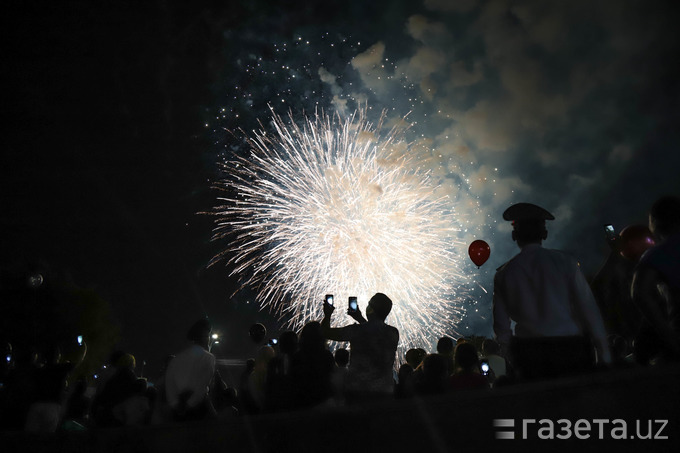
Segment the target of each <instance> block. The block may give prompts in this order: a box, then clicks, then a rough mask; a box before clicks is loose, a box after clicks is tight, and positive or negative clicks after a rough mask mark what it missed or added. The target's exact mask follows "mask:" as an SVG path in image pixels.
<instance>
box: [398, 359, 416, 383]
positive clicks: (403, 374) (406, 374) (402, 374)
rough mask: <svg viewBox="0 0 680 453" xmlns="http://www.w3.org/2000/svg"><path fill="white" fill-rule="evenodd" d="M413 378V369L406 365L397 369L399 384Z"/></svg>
mask: <svg viewBox="0 0 680 453" xmlns="http://www.w3.org/2000/svg"><path fill="white" fill-rule="evenodd" d="M411 376H413V367H412V366H411V365H409V364H408V363H405V364H403V365H402V366H400V367H399V382H404V381H405V380H406V379H410V378H411Z"/></svg>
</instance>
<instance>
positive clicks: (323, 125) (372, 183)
mask: <svg viewBox="0 0 680 453" xmlns="http://www.w3.org/2000/svg"><path fill="white" fill-rule="evenodd" d="M272 114H273V125H274V130H275V131H274V133H273V134H272V133H266V132H264V131H259V132H253V134H252V135H251V136H250V137H247V140H248V143H249V145H250V147H251V152H250V155H249V156H247V157H234V158H233V159H231V160H228V161H227V162H226V163H225V164H224V165H225V168H224V170H225V180H223V181H222V182H221V183H220V185H219V188H221V189H222V190H224V191H225V192H226V194H227V195H226V196H225V197H222V198H220V200H222V202H223V205H222V206H218V207H217V208H216V209H215V211H214V214H216V215H217V216H218V219H217V227H216V228H215V238H216V239H219V238H225V237H226V238H228V239H230V243H229V248H228V249H227V250H225V251H224V252H222V253H221V254H220V255H218V256H217V257H215V260H214V261H218V260H220V259H222V258H226V259H227V260H228V262H229V264H230V265H231V266H233V272H232V274H238V275H239V276H241V278H242V280H243V284H244V285H250V286H254V287H256V288H257V294H258V295H257V298H258V302H259V304H260V305H261V306H262V307H266V308H269V309H270V310H272V311H274V312H276V313H278V314H279V315H281V316H282V317H283V318H284V319H286V320H287V322H288V325H289V326H291V327H293V328H300V327H301V326H302V325H304V324H305V323H306V322H308V321H311V320H320V319H321V318H322V300H323V297H324V295H325V294H334V295H335V301H336V303H335V305H336V308H340V309H339V310H336V312H335V315H334V320H333V321H334V324H345V323H347V322H349V321H351V319H350V318H348V317H346V316H344V315H343V312H344V311H345V310H344V309H345V307H346V305H345V302H344V301H346V300H347V297H348V296H358V298H359V305H360V307H361V308H362V311H365V306H366V304H367V302H368V300H369V298H370V297H371V296H372V295H373V294H374V293H376V292H383V293H385V294H387V295H388V296H389V297H390V298H391V299H392V301H393V303H394V305H393V309H392V313H391V314H390V316H389V317H388V319H387V322H388V323H390V324H393V325H395V326H396V327H397V328H398V329H399V331H400V334H401V341H400V350H401V351H405V350H406V349H408V348H410V347H421V346H423V345H430V344H432V342H433V341H436V340H437V338H439V337H440V336H442V335H444V334H454V333H456V332H457V331H456V325H457V323H458V322H459V320H460V319H461V316H463V312H462V309H461V301H462V299H463V297H464V295H465V294H466V292H467V291H466V289H465V286H466V284H467V283H468V279H467V278H466V277H465V276H464V275H463V273H462V271H461V269H460V267H461V265H462V264H461V259H462V258H461V257H460V256H459V255H458V253H457V252H456V248H458V249H459V250H461V249H463V248H464V246H463V247H461V245H462V244H461V242H460V241H458V239H457V235H458V233H459V230H460V226H459V225H460V222H459V221H458V220H457V219H456V213H455V211H454V209H453V207H452V201H451V200H450V199H449V198H448V197H447V196H444V197H442V198H437V197H436V196H435V193H436V192H437V191H436V189H437V185H436V184H435V183H434V182H433V177H432V176H431V175H430V173H429V172H428V171H426V170H423V169H422V168H420V167H418V165H417V162H415V161H414V160H412V158H410V157H409V144H408V143H406V142H405V141H403V140H400V139H399V136H400V135H399V134H400V130H399V129H398V128H393V129H392V130H391V131H390V132H389V133H388V134H386V135H385V136H384V137H381V136H380V135H379V131H380V129H381V126H382V124H381V123H382V121H381V123H380V124H378V125H375V126H374V125H372V124H371V123H369V122H368V121H367V120H366V118H365V114H364V112H363V111H359V112H358V113H356V112H355V114H354V115H352V116H350V117H348V118H341V117H340V116H338V115H336V116H334V117H329V116H327V115H323V114H322V115H318V114H317V115H315V116H314V117H312V118H306V119H305V122H304V124H303V126H302V127H300V126H297V125H296V124H295V123H294V121H293V119H292V117H291V119H290V123H289V124H286V123H284V121H283V120H282V119H281V118H280V117H279V116H277V115H276V114H274V113H273V112H272Z"/></svg>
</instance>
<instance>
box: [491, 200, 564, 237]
mask: <svg viewBox="0 0 680 453" xmlns="http://www.w3.org/2000/svg"><path fill="white" fill-rule="evenodd" d="M503 219H505V220H509V221H512V227H513V230H512V240H513V241H517V245H518V246H519V247H523V246H525V245H527V244H540V243H541V242H543V241H544V240H545V239H547V237H548V230H547V229H546V228H545V221H546V220H555V217H554V216H553V215H552V214H551V213H549V212H548V211H546V210H545V209H543V208H541V207H540V206H536V205H535V204H531V203H517V204H514V205H512V206H510V207H509V208H508V209H506V210H505V212H503Z"/></svg>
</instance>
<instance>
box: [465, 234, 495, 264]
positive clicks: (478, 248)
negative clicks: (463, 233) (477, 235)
mask: <svg viewBox="0 0 680 453" xmlns="http://www.w3.org/2000/svg"><path fill="white" fill-rule="evenodd" d="M468 254H469V255H470V259H471V260H472V262H473V263H475V264H476V265H477V267H479V266H481V265H482V264H484V263H486V260H488V259H489V256H490V255H491V247H489V244H487V243H486V242H485V241H482V240H481V239H477V240H476V241H473V242H472V244H470V247H469V248H468Z"/></svg>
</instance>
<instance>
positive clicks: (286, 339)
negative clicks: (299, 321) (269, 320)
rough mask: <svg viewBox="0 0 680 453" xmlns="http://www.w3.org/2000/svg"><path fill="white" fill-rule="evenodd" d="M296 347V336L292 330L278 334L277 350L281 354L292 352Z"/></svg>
mask: <svg viewBox="0 0 680 453" xmlns="http://www.w3.org/2000/svg"><path fill="white" fill-rule="evenodd" d="M297 348H298V336H297V334H296V333H295V332H293V331H292V330H286V331H285V332H283V333H282V334H281V335H279V351H280V352H281V354H293V353H294V352H295V351H297Z"/></svg>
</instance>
